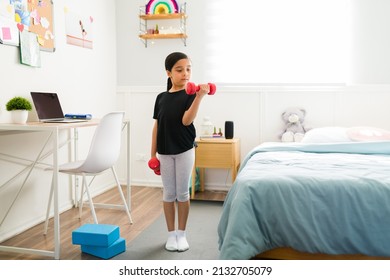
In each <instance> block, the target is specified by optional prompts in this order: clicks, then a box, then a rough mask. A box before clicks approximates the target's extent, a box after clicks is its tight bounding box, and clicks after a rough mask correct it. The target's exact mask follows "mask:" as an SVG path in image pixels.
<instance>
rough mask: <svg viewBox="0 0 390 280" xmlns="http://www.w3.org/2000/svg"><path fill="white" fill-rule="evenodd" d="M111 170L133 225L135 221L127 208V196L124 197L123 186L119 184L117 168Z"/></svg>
mask: <svg viewBox="0 0 390 280" xmlns="http://www.w3.org/2000/svg"><path fill="white" fill-rule="evenodd" d="M111 170H112V173H113V174H114V177H115V181H116V185H117V187H118V191H119V194H120V196H121V198H122V201H123V205H124V207H125V210H126V213H127V216H128V217H129V220H130V224H132V223H133V219H132V218H131V215H130V211H129V207H128V206H127V202H126V199H125V196H124V194H123V191H122V187H121V184H120V183H119V180H118V176H117V175H116V172H115V168H114V167H113V166H112V167H111Z"/></svg>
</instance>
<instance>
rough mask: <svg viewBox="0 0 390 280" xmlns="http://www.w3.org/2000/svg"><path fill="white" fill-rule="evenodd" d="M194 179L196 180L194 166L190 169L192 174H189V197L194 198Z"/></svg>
mask: <svg viewBox="0 0 390 280" xmlns="http://www.w3.org/2000/svg"><path fill="white" fill-rule="evenodd" d="M195 180H196V168H195V166H194V168H193V169H192V176H191V198H192V199H193V198H195Z"/></svg>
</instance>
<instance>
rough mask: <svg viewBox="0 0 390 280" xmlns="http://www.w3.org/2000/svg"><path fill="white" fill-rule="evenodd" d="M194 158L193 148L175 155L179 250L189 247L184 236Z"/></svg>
mask: <svg viewBox="0 0 390 280" xmlns="http://www.w3.org/2000/svg"><path fill="white" fill-rule="evenodd" d="M194 160H195V150H194V149H191V150H189V151H187V152H184V153H182V154H180V155H177V157H176V191H177V200H178V232H177V247H178V250H179V251H186V250H188V249H189V248H190V246H189V245H188V242H187V238H186V232H185V230H186V227H187V220H188V215H189V211H190V192H189V182H190V178H191V174H192V169H193V166H194Z"/></svg>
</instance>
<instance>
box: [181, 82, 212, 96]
mask: <svg viewBox="0 0 390 280" xmlns="http://www.w3.org/2000/svg"><path fill="white" fill-rule="evenodd" d="M208 85H209V87H210V91H209V93H208V95H213V94H214V93H215V92H216V91H217V87H216V86H215V84H213V83H208ZM199 90H200V86H199V85H195V84H194V83H192V82H188V83H187V86H186V92H187V94H189V95H193V94H195V93H196V92H198V91H199Z"/></svg>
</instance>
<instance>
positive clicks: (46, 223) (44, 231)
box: [43, 177, 54, 235]
mask: <svg viewBox="0 0 390 280" xmlns="http://www.w3.org/2000/svg"><path fill="white" fill-rule="evenodd" d="M53 179H54V177H53V178H52V180H51V187H50V194H49V202H48V204H47V210H46V220H45V227H44V230H43V234H44V235H46V234H47V229H48V227H49V215H50V210H51V200H52V199H53V193H54V188H53V187H54V184H53V183H54V182H53Z"/></svg>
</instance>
